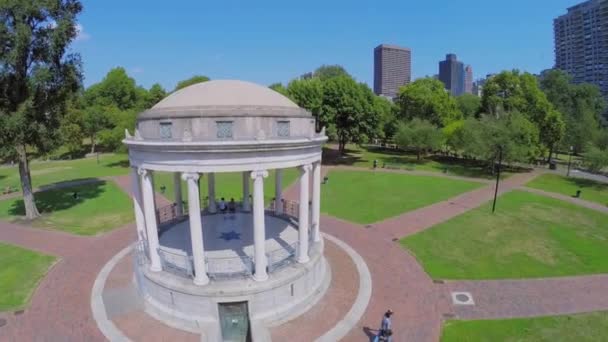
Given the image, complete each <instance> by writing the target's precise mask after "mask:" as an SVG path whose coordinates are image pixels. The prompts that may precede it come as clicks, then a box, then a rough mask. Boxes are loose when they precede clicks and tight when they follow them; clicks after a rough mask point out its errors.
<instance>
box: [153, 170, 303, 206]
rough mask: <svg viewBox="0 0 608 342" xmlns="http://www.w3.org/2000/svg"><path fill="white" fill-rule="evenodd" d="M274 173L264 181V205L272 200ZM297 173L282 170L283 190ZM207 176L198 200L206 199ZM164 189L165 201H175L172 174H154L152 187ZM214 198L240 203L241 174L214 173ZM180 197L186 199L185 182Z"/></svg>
mask: <svg viewBox="0 0 608 342" xmlns="http://www.w3.org/2000/svg"><path fill="white" fill-rule="evenodd" d="M274 174H275V172H274V171H269V172H268V177H267V178H265V179H264V198H265V200H266V203H268V202H269V200H270V199H272V198H274V177H275V176H274ZM298 176H299V171H298V170H297V169H295V168H292V169H284V170H283V179H282V184H283V190H285V189H286V188H287V186H289V185H291V184H292V183H293V182H295V180H296V179H297V177H298ZM207 182H208V181H207V175H204V174H202V175H201V178H200V198H201V199H205V198H207V195H208V193H207V184H208V183H207ZM249 183H250V184H249V192H250V194H253V180H252V179H249ZM163 186H164V187H165V191H164V195H165V197H166V198H167V199H169V200H171V201H175V196H174V193H173V174H172V173H166V172H155V173H154V187H155V189H156V191H157V192H159V193H161V192H162V189H161V187H163ZM215 196H216V197H217V198H222V197H224V198H225V199H226V200H227V201H229V200H230V198H234V200H235V201H240V200H241V198H242V197H243V177H242V173H241V172H232V173H216V174H215ZM182 197H183V199H184V200H187V198H188V188H187V187H186V182H184V181H182Z"/></svg>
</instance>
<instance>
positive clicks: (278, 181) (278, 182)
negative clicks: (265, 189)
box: [274, 169, 283, 215]
mask: <svg viewBox="0 0 608 342" xmlns="http://www.w3.org/2000/svg"><path fill="white" fill-rule="evenodd" d="M282 187H283V170H282V169H276V170H275V171H274V199H275V202H274V203H275V208H274V210H275V213H276V214H277V215H280V214H282V213H283V201H282V199H283V194H282V192H283V189H282Z"/></svg>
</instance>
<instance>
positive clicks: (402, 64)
mask: <svg viewBox="0 0 608 342" xmlns="http://www.w3.org/2000/svg"><path fill="white" fill-rule="evenodd" d="M411 81H412V51H411V50H410V49H408V48H404V47H400V46H395V45H387V44H381V45H378V46H376V48H375V49H374V92H375V93H376V95H381V96H386V97H389V98H391V99H392V98H395V97H396V96H397V94H398V93H399V88H400V87H402V86H404V85H408V84H409V83H410V82H411Z"/></svg>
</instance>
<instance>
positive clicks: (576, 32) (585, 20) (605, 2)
mask: <svg viewBox="0 0 608 342" xmlns="http://www.w3.org/2000/svg"><path fill="white" fill-rule="evenodd" d="M553 32H554V37H555V41H554V42H555V68H557V69H561V70H564V71H565V72H567V73H568V74H569V75H570V76H572V79H573V81H574V82H575V83H583V82H587V83H592V84H595V85H597V86H598V87H599V88H600V90H601V91H602V94H604V96H608V0H590V1H585V2H583V3H580V4H578V5H576V6H573V7H570V8H568V13H566V14H564V15H562V16H559V17H557V18H556V19H554V20H553Z"/></svg>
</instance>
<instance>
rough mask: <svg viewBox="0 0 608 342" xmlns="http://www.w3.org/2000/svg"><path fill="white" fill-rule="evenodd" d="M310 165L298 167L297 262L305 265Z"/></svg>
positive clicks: (306, 256) (306, 260) (306, 257)
mask: <svg viewBox="0 0 608 342" xmlns="http://www.w3.org/2000/svg"><path fill="white" fill-rule="evenodd" d="M310 169H311V166H310V164H307V165H302V166H301V167H300V211H299V213H298V223H299V224H298V240H299V249H298V262H299V263H305V262H308V260H310V259H309V258H308V228H309V225H308V215H309V211H308V192H309V191H310V188H309V178H310Z"/></svg>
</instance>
